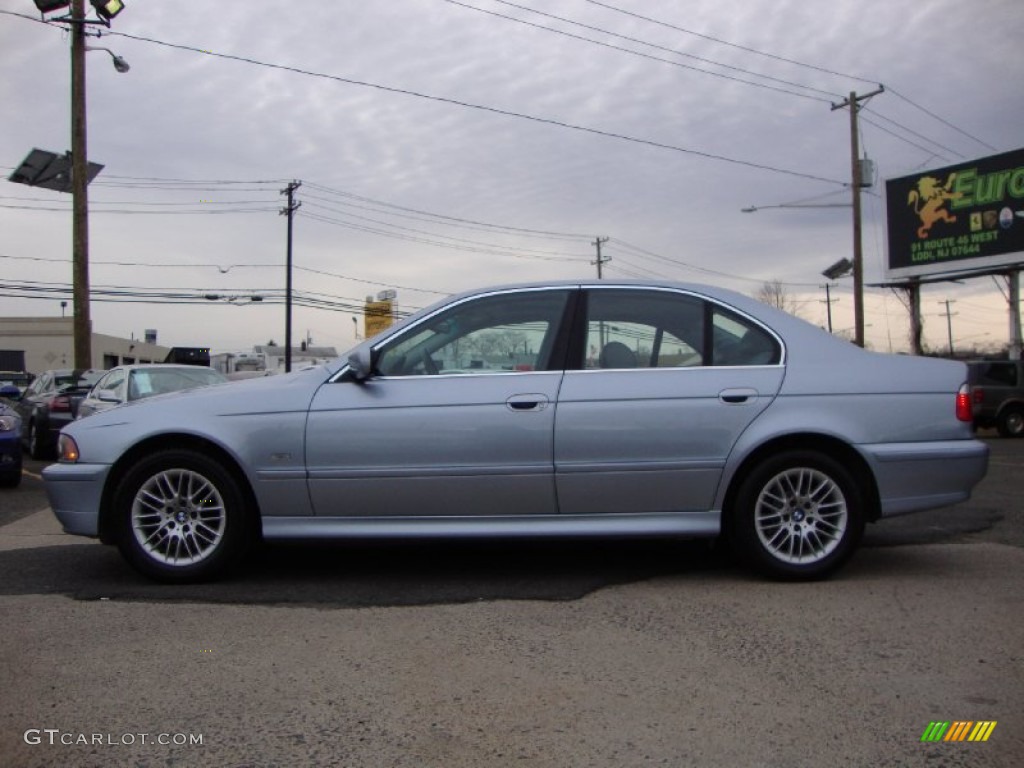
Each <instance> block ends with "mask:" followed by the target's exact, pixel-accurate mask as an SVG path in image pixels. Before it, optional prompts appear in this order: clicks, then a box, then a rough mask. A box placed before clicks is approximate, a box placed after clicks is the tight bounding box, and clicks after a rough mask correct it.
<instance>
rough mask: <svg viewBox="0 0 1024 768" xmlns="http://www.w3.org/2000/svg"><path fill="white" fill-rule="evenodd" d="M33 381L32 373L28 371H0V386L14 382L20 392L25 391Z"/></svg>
mask: <svg viewBox="0 0 1024 768" xmlns="http://www.w3.org/2000/svg"><path fill="white" fill-rule="evenodd" d="M31 383H32V374H31V373H27V372H26V371H0V387H2V386H4V385H5V384H12V385H14V386H15V387H17V388H18V391H19V392H24V391H25V390H26V389H28V385H29V384H31Z"/></svg>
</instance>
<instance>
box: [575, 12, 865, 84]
mask: <svg viewBox="0 0 1024 768" xmlns="http://www.w3.org/2000/svg"><path fill="white" fill-rule="evenodd" d="M583 1H584V2H586V3H590V4H591V5H599V6H601V7H602V8H607V9H608V10H609V11H615V12H616V13H621V14H623V15H625V16H632V17H633V18H636V19H641V20H642V21H647V22H650V23H651V24H657V25H658V26H661V27H668V28H669V29H673V30H675V31H676V32H682V33H684V34H687V35H693V36H694V37H699V38H701V39H702V40H708V41H709V42H712V43H718V44H720V45H726V46H728V47H730V48H736V49H737V50H740V51H745V52H747V53H753V54H755V55H757V56H764V57H765V58H768V59H773V60H774V61H781V62H784V63H786V64H793V65H795V66H798V67H804V68H805V69H812V70H814V71H816V72H821V73H824V74H826V75H833V76H835V77H842V78H845V79H847V80H857V81H859V82H862V83H871V84H872V85H874V84H875V83H877V82H878V80H877V79H875V78H870V79H865V78H863V77H858V76H857V75H849V74H844V73H842V72H836V71H834V70H831V69H826V68H825V67H820V66H817V65H815V64H807V63H806V62H802V61H797V60H796V59H787V58H786V57H784V56H778V55H776V54H774V53H768V52H766V51H761V50H758V49H757V48H750V47H748V46H745V45H740V44H738V43H732V42H729V41H728V40H723V39H721V38H718V37H712V36H711V35H706V34H703V33H701V32H695V31H694V30H692V29H685V28H683V27H679V26H676V25H675V24H669V23H668V22H666V21H659V20H658V19H654V18H651V17H650V16H644V15H642V14H639V13H634V12H633V11H627V10H625V9H623V8H617V7H615V6H614V5H609V4H608V3H603V2H599V0H583Z"/></svg>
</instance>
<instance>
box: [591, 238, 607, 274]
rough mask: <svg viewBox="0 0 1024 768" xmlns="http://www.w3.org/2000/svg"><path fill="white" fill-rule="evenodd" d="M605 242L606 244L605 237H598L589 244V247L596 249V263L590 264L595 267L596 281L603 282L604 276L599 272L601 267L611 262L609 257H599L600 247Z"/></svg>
mask: <svg viewBox="0 0 1024 768" xmlns="http://www.w3.org/2000/svg"><path fill="white" fill-rule="evenodd" d="M607 242H608V238H607V237H598V238H597V239H596V240H594V242H592V243H591V245H593V246H596V247H597V261H592V262H590V263H591V264H596V265H597V279H598V280H603V279H604V275H603V274H602V272H601V266H602V265H603V264H607V263H608V262H609V261H611V260H612V257H611V256H606V257H604V258H602V257H601V245H602V244H603V243H607Z"/></svg>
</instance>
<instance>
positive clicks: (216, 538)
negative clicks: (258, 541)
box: [115, 450, 247, 583]
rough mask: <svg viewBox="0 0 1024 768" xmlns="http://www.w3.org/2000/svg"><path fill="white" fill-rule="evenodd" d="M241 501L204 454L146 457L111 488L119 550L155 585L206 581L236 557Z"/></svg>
mask: <svg viewBox="0 0 1024 768" xmlns="http://www.w3.org/2000/svg"><path fill="white" fill-rule="evenodd" d="M243 500H244V495H243V494H242V492H241V490H240V489H239V487H238V483H237V482H236V481H235V479H234V478H233V477H232V476H231V474H230V473H229V472H228V471H226V470H225V469H224V468H223V467H222V466H221V465H220V464H219V463H217V462H216V461H214V460H213V459H211V458H210V457H208V456H206V455H205V454H202V453H199V452H196V451H191V450H169V451H164V452H162V453H157V454H154V455H151V456H148V457H146V458H144V459H142V460H140V461H139V462H138V463H136V464H135V465H134V466H133V467H131V469H129V470H128V472H127V474H126V475H125V476H124V478H123V480H122V481H121V482H120V484H119V485H118V488H117V492H116V496H115V505H116V514H117V526H118V531H117V534H118V536H117V538H118V547H119V548H120V550H121V553H122V554H123V555H124V557H125V558H126V559H127V560H128V562H130V563H131V564H132V565H133V566H134V567H135V568H136V569H137V570H139V571H141V572H142V573H144V574H145V575H147V576H149V577H151V578H153V579H156V580H158V581H164V582H174V583H181V582H194V581H207V580H209V579H212V578H214V577H216V576H219V575H221V574H222V573H223V572H224V571H225V570H226V569H227V568H228V567H229V566H230V565H231V564H233V563H234V562H235V561H236V560H237V558H238V557H239V556H240V555H241V554H242V550H243V549H244V545H245V543H246V539H247V525H246V515H245V509H244V501H243Z"/></svg>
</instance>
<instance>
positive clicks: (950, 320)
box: [939, 299, 956, 357]
mask: <svg viewBox="0 0 1024 768" xmlns="http://www.w3.org/2000/svg"><path fill="white" fill-rule="evenodd" d="M939 304H945V305H946V312H945V315H946V329H947V330H948V332H949V356H950V357H952V356H953V315H955V314H956V312H950V311H949V305H950V304H956V299H945V300H944V301H940V302H939Z"/></svg>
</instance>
